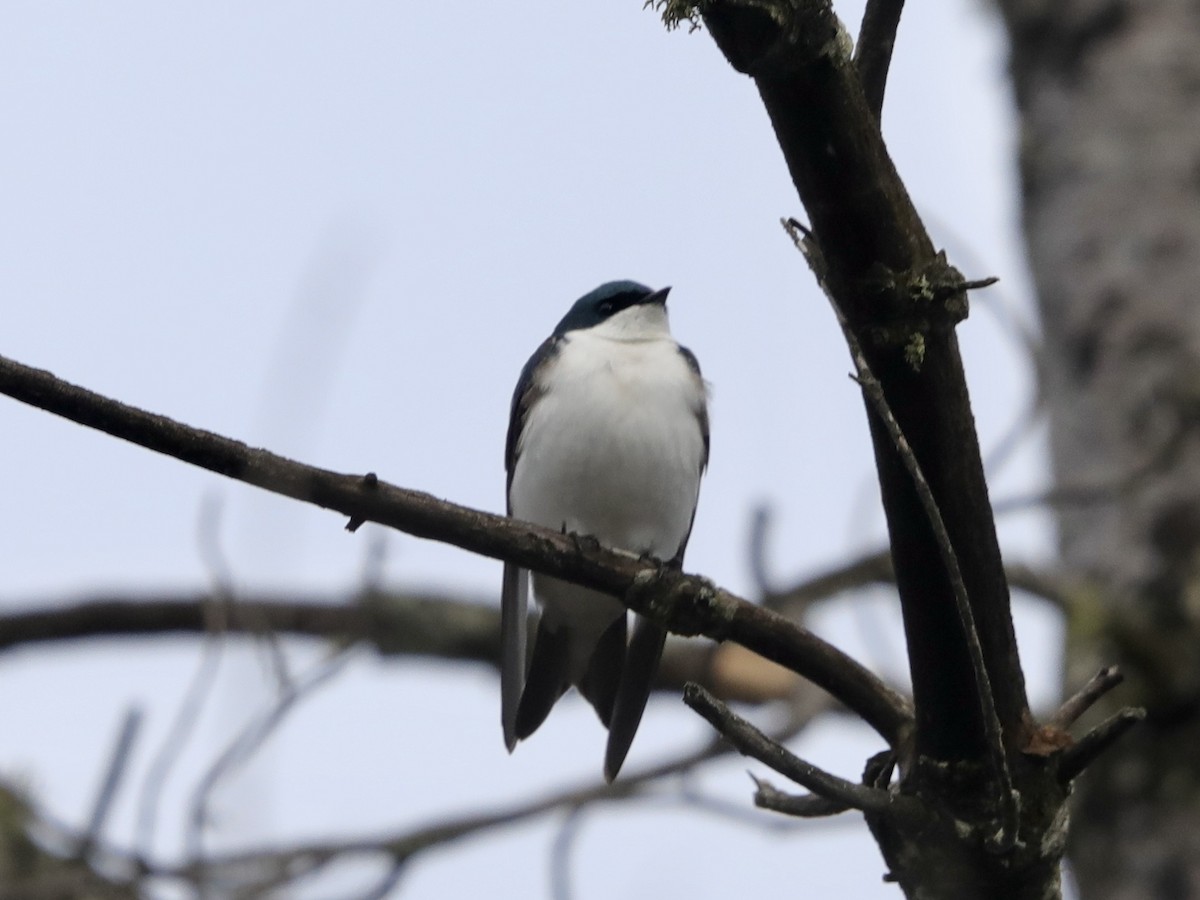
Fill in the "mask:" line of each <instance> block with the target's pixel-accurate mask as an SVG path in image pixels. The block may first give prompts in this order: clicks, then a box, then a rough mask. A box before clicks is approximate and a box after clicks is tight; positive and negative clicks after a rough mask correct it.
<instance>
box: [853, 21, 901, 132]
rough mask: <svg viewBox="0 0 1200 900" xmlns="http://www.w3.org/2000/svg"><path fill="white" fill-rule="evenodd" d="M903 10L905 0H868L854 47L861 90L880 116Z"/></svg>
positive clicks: (881, 116)
mask: <svg viewBox="0 0 1200 900" xmlns="http://www.w3.org/2000/svg"><path fill="white" fill-rule="evenodd" d="M903 11H904V0H867V8H866V9H865V10H864V11H863V19H862V27H861V28H859V31H858V43H857V44H856V45H855V47H854V64H855V65H856V66H858V78H859V80H860V81H861V82H862V88H863V94H865V95H866V98H867V106H869V107H870V108H871V111H872V112H873V113H875V118H877V119H882V118H883V94H884V90H885V89H886V88H887V76H888V68H889V67H890V66H891V64H892V48H893V47H895V45H896V30H897V29H898V28H899V27H900V13H902V12H903Z"/></svg>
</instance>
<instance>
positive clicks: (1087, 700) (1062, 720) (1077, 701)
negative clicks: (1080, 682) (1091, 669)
mask: <svg viewBox="0 0 1200 900" xmlns="http://www.w3.org/2000/svg"><path fill="white" fill-rule="evenodd" d="M1124 680H1125V676H1124V675H1123V674H1121V670H1120V669H1118V668H1117V667H1116V666H1108V667H1106V668H1103V669H1101V670H1100V671H1099V672H1097V673H1096V674H1095V675H1093V676H1092V677H1091V678H1090V679H1088V683H1087V684H1085V685H1084V686H1083V687H1082V688H1080V689H1079V690H1078V692H1076V693H1075V694H1074V695H1073V696H1071V697H1070V698H1069V699H1068V700H1067V701H1066V702H1065V703H1063V705H1062V706H1061V707H1059V710H1058V712H1056V713H1055V714H1054V715H1053V716H1051V718H1050V721H1049V722H1048V723H1047V724H1049V725H1052V726H1054V727H1055V728H1063V729H1066V728H1069V727H1071V726H1072V725H1074V724H1075V722H1076V721H1077V720H1078V719H1079V717H1080V716H1082V715H1083V714H1084V713H1085V712H1087V711H1088V710H1089V709H1091V708H1092V706H1093V705H1094V704H1095V702H1096V701H1097V700H1099V699H1100V698H1101V697H1103V696H1104V695H1105V694H1107V693H1108V692H1109V691H1111V690H1112V689H1113V688H1115V687H1116V686H1117V685H1118V684H1120V683H1121V682H1122V681H1124Z"/></svg>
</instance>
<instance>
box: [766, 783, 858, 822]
mask: <svg viewBox="0 0 1200 900" xmlns="http://www.w3.org/2000/svg"><path fill="white" fill-rule="evenodd" d="M750 780H751V781H753V782H754V805H755V806H757V807H758V808H759V809H769V810H771V811H772V812H777V813H783V814H784V815H785V816H796V817H797V818H801V819H820V818H825V817H827V816H836V815H838V814H839V813H844V812H846V810H848V809H850V807H849V806H848V805H847V804H845V803H839V802H837V801H836V800H830V799H829V798H828V797H821V796H818V795H817V794H788V793H785V792H784V791H781V790H779V788H777V787H775V786H774V785H772V784H771V782H769V781H766V780H765V779H762V778H758V777H757V776H755V775H753V774H751V775H750Z"/></svg>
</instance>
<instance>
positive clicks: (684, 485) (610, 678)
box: [501, 281, 709, 782]
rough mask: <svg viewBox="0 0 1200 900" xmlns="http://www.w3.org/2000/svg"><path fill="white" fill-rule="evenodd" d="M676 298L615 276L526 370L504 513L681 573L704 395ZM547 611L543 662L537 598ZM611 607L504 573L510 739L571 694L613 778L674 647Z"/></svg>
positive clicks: (563, 585)
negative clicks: (588, 710)
mask: <svg viewBox="0 0 1200 900" xmlns="http://www.w3.org/2000/svg"><path fill="white" fill-rule="evenodd" d="M669 292H670V288H662V289H660V290H652V289H651V288H648V287H646V286H645V285H643V284H639V283H638V282H635V281H610V282H608V283H606V284H602V285H600V286H599V287H598V288H596V289H595V290H593V291H591V292H590V293H588V294H585V295H584V296H583V297H581V298H580V299H579V300H577V301H576V302H575V303H574V305H572V306H571V308H570V310H569V311H568V312H567V314H566V315H565V316H563V318H562V320H561V321H560V322H559V323H558V326H557V327H556V328H555V329H554V331H553V332H552V333H551V335H550V336H549V337H548V338H547V339H546V340H545V341H544V342H543V343H542V344H541V346H539V347H538V349H537V350H536V351H535V352H534V354H533V355H532V356H531V357H530V358H529V361H528V362H526V363H525V366H524V368H523V369H522V370H521V375H520V378H519V379H518V381H517V386H516V389H515V390H514V392H513V397H512V406H511V410H510V415H509V425H508V438H507V443H506V448H505V470H506V472H507V475H508V482H507V500H508V515H509V516H510V517H512V518H515V519H520V520H523V521H526V522H531V523H534V524H537V525H542V526H544V527H547V528H552V529H555V530H557V531H561V532H563V533H568V534H574V535H577V536H579V537H586V538H589V539H594V540H595V541H597V542H599V543H600V544H602V545H604V546H606V547H610V548H614V549H621V550H627V551H630V552H632V553H636V554H638V555H639V556H644V557H653V558H656V559H658V560H660V561H661V562H662V563H663V564H664V565H665V566H667V567H671V568H676V569H678V568H681V567H682V565H683V554H684V550H685V549H686V548H687V544H688V538H689V537H690V535H691V532H692V524H693V522H694V520H695V515H696V505H697V501H698V500H699V495H700V481H701V478H702V476H703V475H704V472H705V470H706V469H707V467H708V454H709V430H708V386H707V383H706V382H705V381H704V379H703V377H702V376H701V374H700V365H699V363H698V362H697V361H696V357H695V355H694V354H692V352H691V351H690V350H688V349H687V348H685V347H683V346H681V345H680V344H678V343H677V342H676V341H675V339H674V338H673V337H672V336H671V330H670V325H669V322H668V317H667V305H666V304H667V295H668V293H669ZM531 578H532V588H533V595H534V598H535V600H536V601H537V604H538V606H539V607H540V609H541V615H540V617H539V619H538V622H537V627H536V632H535V633H534V634H533V646H532V652H528V650H529V648H528V641H529V637H530V633H529V630H530V626H529V619H528V598H529V590H530V580H531ZM633 619H634V624H633V627H632V631H630V629H629V627H628V616H627V613H626V609H625V607H624V606H623V605H622V604H621V603H620V602H619V601H618V600H617V599H616V598H614V597H611V596H608V595H606V594H604V593H601V592H599V591H594V590H590V589H587V588H582V587H579V586H577V585H573V584H570V583H569V582H566V581H562V580H560V579H557V578H551V577H549V576H546V575H541V574H537V573H530V572H529V571H528V570H526V569H522V568H521V567H519V566H517V565H515V564H513V563H506V564H505V566H504V576H503V585H502V590H501V632H502V643H503V649H502V653H501V657H502V659H501V719H502V724H503V728H504V739H505V744H506V746H507V748H508V750H509V752H510V753H511V752H512V750H513V748H514V747H515V746H516V744H517V743H518V742H519V741H521V740H524V739H525V738H527V737H529V736H530V735H531V734H533V732H534V731H536V730H537V728H538V727H539V726H540V725H541V724H542V722H544V721H545V719H546V717H547V716H548V715H549V714H550V710H551V708H552V707H553V706H554V705H555V703H557V702H558V700H559V698H560V697H561V696H562V695H563V694H564V693H565V692H566V690H567V689H568V688H569V687H570V686H572V685H573V686H574V687H576V688H577V689H578V690H579V692H580V693H581V694H582V695H583V696H584V698H585V699H586V700H587V701H588V702H589V703H590V704H591V705H592V707H593V708H594V709H595V711H596V714H597V715H598V716H599V718H600V721H601V722H602V723H603V724H604V725H605V727H607V729H608V743H607V746H606V749H605V758H604V775H605V778H606V779H607V780H608V781H609V782H611V781H612V780H613V779H615V778H616V776H617V774H618V772H619V771H620V768H621V765H622V763H623V762H624V761H625V757H626V754H627V753H628V752H629V748H630V745H631V744H632V743H633V738H634V735H635V734H636V732H637V728H638V725H639V723H640V722H641V719H642V714H643V712H644V711H645V708H646V701H647V699H648V698H649V695H650V688H651V683H652V681H653V678H654V676H655V674H656V672H657V669H658V664H659V660H660V658H661V656H662V651H663V645H664V643H665V641H666V634H667V633H666V629H664V628H663V627H662V626H661V625H660V624H658V623H656V622H654V621H652V620H650V619H647V618H643V617H641V616H639V615H637V614H633Z"/></svg>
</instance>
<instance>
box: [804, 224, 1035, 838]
mask: <svg viewBox="0 0 1200 900" xmlns="http://www.w3.org/2000/svg"><path fill="white" fill-rule="evenodd" d="M783 224H784V228H785V230H786V231H787V232H788V234H789V235H790V236H791V238H792V241H793V242H794V243H795V245H796V249H798V250H799V251H800V253H801V254H802V255H803V256H804V258H805V259H806V260H808V262H809V265H810V267H811V268H812V270H813V272H814V273H815V274H816V275H817V277H818V280H821V278H820V276H821V272H822V270H823V268H824V264H823V263H822V262H821V261H820V260H819V259H818V254H819V251H818V250H817V249H816V247H815V245H814V244H812V243H811V241H810V239H809V238H808V237H807V236H806V235H804V234H803V233H802V232H801V231H800V230H798V229H797V228H796V227H795V224H794V223H793V222H792V221H785V222H784V223H783ZM821 283H822V285H824V284H825V282H824V281H821ZM825 296H826V297H827V298H828V299H829V303H830V305H831V306H832V307H833V312H834V315H835V316H836V317H837V320H838V324H839V325H840V326H841V329H842V334H843V336H844V337H845V339H846V344H847V345H848V347H849V348H850V357H851V359H852V360H853V362H854V369H855V373H856V374H855V376H852V377H854V380H855V381H856V382H857V383H858V384H859V386H860V387H861V388H862V390H863V394H864V395H865V396H866V398H867V401H868V402H869V403H870V404H871V407H872V408H873V409H874V411H875V414H876V415H877V416H878V417H879V419H880V421H881V422H882V423H883V425H884V427H885V428H886V429H887V432H888V434H889V435H890V436H891V439H892V443H893V444H894V445H895V448H896V452H897V453H898V454H899V455H900V459H901V461H902V463H903V464H904V468H905V469H906V470H907V471H908V474H909V477H910V478H911V479H912V483H913V487H914V489H915V490H916V492H917V497H918V499H919V500H920V503H921V508H922V509H923V510H924V512H925V516H926V518H927V519H928V521H929V527H930V528H931V529H932V530H933V534H934V540H935V543H936V544H937V548H938V554H939V556H940V557H941V561H942V565H943V566H944V567H945V570H946V577H947V579H948V581H949V582H950V587H951V590H952V592H953V595H954V604H955V607H956V608H957V610H958V617H959V621H960V622H961V624H962V629H963V637H964V640H965V643H966V647H967V652H968V655H969V656H970V659H971V669H972V672H973V674H974V676H975V690H976V694H977V699H978V704H979V711H980V713H981V716H982V721H983V727H984V732H985V735H986V738H987V749H988V756H989V759H990V761H991V765H992V769H993V771H994V773H995V775H996V779H997V781H998V782H999V785H1000V797H999V800H1000V809H1001V810H1002V811H1003V823H1002V825H1001V831H1000V833H999V834H997V835H996V840H995V843H996V844H997V846H999V847H1004V846H1011V845H1012V843H1013V842H1015V841H1016V840H1017V827H1018V824H1019V821H1020V806H1019V803H1020V798H1019V797H1018V795H1017V792H1016V790H1015V789H1014V787H1013V780H1012V773H1011V772H1010V771H1009V769H1008V759H1007V757H1006V755H1005V752H1004V737H1003V733H1002V731H1001V727H1000V717H999V714H998V713H997V711H996V701H995V698H994V696H993V693H992V682H991V678H990V676H989V675H988V671H987V665H986V663H985V662H984V658H983V646H982V645H981V644H980V642H979V631H978V629H977V628H976V627H975V615H974V613H973V612H972V611H971V603H970V600H969V598H968V597H967V587H966V584H965V583H964V582H963V577H962V571H961V569H960V568H959V565H958V554H957V553H956V552H955V550H954V545H953V543H951V541H950V533H949V532H948V531H947V529H946V523H945V521H944V520H943V518H942V511H941V509H940V508H939V507H938V504H937V500H936V499H935V498H934V496H933V491H932V490H931V489H930V487H929V482H928V481H927V480H926V478H925V473H924V472H923V471H922V469H921V464H920V462H919V461H918V460H917V457H916V454H914V453H913V450H912V447H911V446H909V443H908V439H907V438H906V437H905V436H904V432H903V430H902V429H901V428H900V423H899V422H898V421H896V417H895V415H893V414H892V408H891V406H890V405H889V404H888V401H887V398H886V397H885V396H884V393H883V385H881V384H880V383H879V379H877V378H876V377H875V375H874V373H873V372H872V371H871V367H870V365H869V364H868V362H867V356H866V354H865V353H864V352H863V348H862V346H861V344H859V341H858V337H857V336H856V335H855V334H854V329H853V328H851V327H850V322H849V320H848V319H847V318H846V314H845V313H844V312H843V311H842V308H841V305H840V304H839V303H838V302H837V299H836V298H835V297H834V296H833V294H832V292H830V291H828V290H826V291H825Z"/></svg>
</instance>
